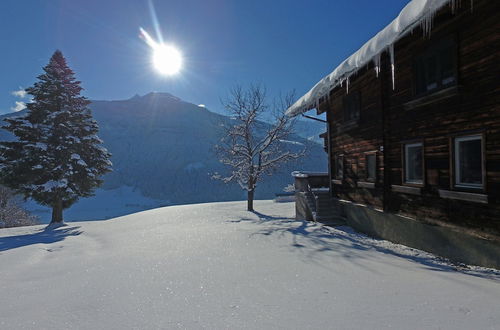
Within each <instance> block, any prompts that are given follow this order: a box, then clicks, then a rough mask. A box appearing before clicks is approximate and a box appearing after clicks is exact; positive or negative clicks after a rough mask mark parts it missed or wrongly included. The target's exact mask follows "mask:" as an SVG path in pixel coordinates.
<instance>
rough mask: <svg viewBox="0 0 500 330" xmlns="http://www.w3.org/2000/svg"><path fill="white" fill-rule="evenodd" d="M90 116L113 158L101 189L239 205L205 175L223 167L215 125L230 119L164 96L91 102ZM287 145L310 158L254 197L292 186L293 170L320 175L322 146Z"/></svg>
mask: <svg viewBox="0 0 500 330" xmlns="http://www.w3.org/2000/svg"><path fill="white" fill-rule="evenodd" d="M91 108H92V110H93V115H94V117H95V118H96V119H97V121H98V122H99V125H100V133H99V135H100V137H101V138H102V139H103V140H104V141H105V146H106V147H107V148H108V150H109V151H110V152H111V153H112V155H113V156H112V161H113V165H114V166H113V169H114V172H113V173H111V174H109V175H108V176H107V177H106V179H105V180H106V181H105V182H106V186H105V188H115V187H118V186H122V185H127V186H131V187H135V188H137V189H139V190H140V191H141V192H142V194H143V195H145V196H147V197H151V198H155V199H160V200H170V201H171V202H172V203H196V202H211V201H225V200H239V199H242V198H244V197H245V195H244V193H243V192H242V191H241V189H240V188H239V187H238V186H236V185H225V184H223V183H221V182H218V181H214V180H212V179H211V177H210V173H214V172H221V171H223V168H222V166H221V164H220V163H219V162H218V160H217V159H216V156H215V155H214V153H213V145H214V143H216V142H217V140H218V139H219V137H220V134H221V129H220V123H221V122H227V121H229V120H230V119H229V118H228V117H225V116H221V115H219V114H215V113H213V112H210V111H208V110H207V109H206V108H204V107H199V106H197V105H194V104H192V103H188V102H184V101H182V100H180V99H178V98H176V97H175V96H172V95H170V94H168V93H150V94H147V95H145V96H142V97H140V96H136V97H133V98H131V99H129V100H123V101H94V102H93V103H92V104H91ZM290 140H293V141H296V142H299V143H304V144H307V145H308V148H309V155H308V156H307V157H305V158H304V159H302V160H300V161H299V162H298V163H295V164H290V165H288V166H286V167H285V168H283V169H282V170H281V171H280V172H279V173H277V174H276V175H275V176H273V177H268V178H266V180H265V181H263V182H261V183H260V184H259V186H258V188H257V192H256V196H257V198H271V197H272V196H273V194H274V193H275V192H279V191H280V190H281V189H282V188H283V187H284V186H286V185H287V184H288V183H291V182H292V177H291V176H290V173H291V172H292V171H293V170H296V169H303V170H316V171H317V170H325V169H326V168H325V164H326V154H325V153H324V151H323V150H322V147H321V145H319V144H317V143H312V142H310V141H308V140H306V139H304V138H301V137H299V136H293V137H292V138H291V139H290Z"/></svg>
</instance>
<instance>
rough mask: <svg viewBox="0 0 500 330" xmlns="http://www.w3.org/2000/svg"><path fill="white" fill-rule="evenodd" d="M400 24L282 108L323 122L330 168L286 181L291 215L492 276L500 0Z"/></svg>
mask: <svg viewBox="0 0 500 330" xmlns="http://www.w3.org/2000/svg"><path fill="white" fill-rule="evenodd" d="M412 6H413V7H412ZM408 8H409V9H408ZM405 10H406V12H405ZM419 10H420V11H419ZM411 15H413V16H414V17H411V19H408V16H411ZM405 18H406V21H405V24H406V26H403V27H401V22H402V21H398V22H396V23H394V22H393V23H391V24H392V25H394V24H399V25H400V26H399V27H394V26H388V27H387V28H386V30H387V31H389V32H391V31H392V32H391V33H392V34H390V33H389V32H387V31H385V30H383V31H382V32H381V36H379V35H377V36H376V37H374V39H372V40H370V41H369V42H368V43H367V44H365V45H364V46H363V47H362V49H360V51H358V52H357V53H355V54H353V56H352V57H351V58H349V59H347V60H346V61H345V62H343V63H342V64H341V65H340V66H339V67H338V68H337V69H336V71H334V72H332V74H330V75H329V76H327V77H325V79H323V80H322V81H320V82H319V83H318V84H317V85H316V86H315V87H314V88H313V89H312V90H311V91H310V92H309V93H308V94H306V95H305V96H303V97H302V98H301V99H300V100H299V101H298V102H297V103H296V104H295V105H294V106H292V107H291V108H289V109H288V113H289V115H299V114H301V113H303V112H306V111H308V110H310V109H314V108H315V109H316V111H317V113H318V114H321V113H326V118H327V124H326V125H327V132H326V133H325V134H324V135H323V137H324V138H325V148H326V150H327V152H328V156H329V157H328V159H329V166H328V168H329V171H328V173H327V174H326V173H325V174H318V173H316V174H310V175H309V174H308V173H301V172H296V173H295V176H296V189H297V192H296V195H297V217H298V218H307V219H309V220H311V219H312V220H319V221H330V222H331V221H333V222H334V223H335V222H336V223H338V222H339V221H340V222H341V221H346V222H347V223H348V224H349V225H351V226H352V227H354V228H356V229H358V230H360V231H362V232H365V233H368V234H370V235H373V236H376V237H381V238H384V239H388V240H392V241H395V242H398V243H402V244H406V245H409V246H413V247H416V248H419V249H423V250H426V251H430V252H433V253H437V254H439V255H442V256H445V257H448V258H451V259H453V260H457V261H460V262H465V263H469V264H477V265H483V266H489V267H496V268H500V2H499V1H491V0H473V1H472V0H466V1H465V0H463V1H445V0H442V1H439V0H413V1H411V2H410V3H409V4H408V5H407V7H405V9H403V11H402V12H401V14H400V16H399V17H398V18H397V19H396V20H398V19H400V20H404V19H405ZM396 20H395V21H396ZM397 28H401V31H397V30H396V29H397ZM391 29H392V30H391ZM394 31H395V32H394ZM384 33H385V34H390V35H389V37H386V35H384ZM391 37H392V39H391ZM377 38H378V39H377ZM387 40H389V41H388V42H387ZM384 42H387V43H386V44H384ZM370 43H371V44H370ZM376 47H379V48H378V49H382V50H381V51H380V52H378V53H375V51H372V52H371V53H370V50H371V49H376ZM354 62H356V63H354ZM353 63H354V64H353ZM321 187H322V189H317V188H321ZM325 188H328V189H325ZM325 190H326V192H325Z"/></svg>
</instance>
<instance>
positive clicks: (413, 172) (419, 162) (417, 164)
mask: <svg viewBox="0 0 500 330" xmlns="http://www.w3.org/2000/svg"><path fill="white" fill-rule="evenodd" d="M423 173H424V162H423V147H422V143H410V144H405V145H404V181H405V183H412V184H423V183H424V180H423Z"/></svg>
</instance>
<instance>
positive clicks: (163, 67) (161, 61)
mask: <svg viewBox="0 0 500 330" xmlns="http://www.w3.org/2000/svg"><path fill="white" fill-rule="evenodd" d="M140 31H141V38H143V39H144V40H145V41H146V43H147V44H148V45H149V47H151V49H152V50H153V58H152V60H153V66H154V68H155V69H156V70H157V71H158V72H159V73H161V74H164V75H168V76H170V75H174V74H176V73H178V72H179V71H180V70H181V68H182V55H181V53H180V52H179V51H178V50H177V49H176V48H175V47H173V46H170V45H166V44H164V43H158V42H156V41H155V40H153V38H151V36H150V35H149V33H147V32H146V31H145V30H144V29H142V28H140Z"/></svg>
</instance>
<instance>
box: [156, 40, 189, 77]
mask: <svg viewBox="0 0 500 330" xmlns="http://www.w3.org/2000/svg"><path fill="white" fill-rule="evenodd" d="M153 65H154V67H155V69H156V70H158V72H160V73H161V74H165V75H173V74H176V73H178V72H179V71H180V69H181V67H182V56H181V53H180V52H179V51H178V50H177V49H175V48H174V47H172V46H168V45H156V47H154V48H153Z"/></svg>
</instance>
